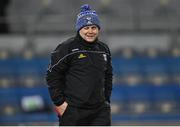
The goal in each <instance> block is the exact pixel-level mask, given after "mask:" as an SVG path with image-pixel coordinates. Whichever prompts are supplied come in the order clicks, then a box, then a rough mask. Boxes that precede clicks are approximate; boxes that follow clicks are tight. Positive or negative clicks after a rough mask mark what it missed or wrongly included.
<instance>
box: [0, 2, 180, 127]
mask: <svg viewBox="0 0 180 127" xmlns="http://www.w3.org/2000/svg"><path fill="white" fill-rule="evenodd" d="M85 3H88V4H90V5H91V6H92V8H93V9H95V10H96V11H97V13H98V14H99V16H100V19H101V25H102V29H101V36H100V39H101V40H102V41H105V42H106V43H107V44H108V45H109V47H110V49H111V52H112V65H113V68H114V70H113V73H114V77H113V92H112V97H111V100H112V102H111V103H112V104H111V106H112V110H111V112H112V125H180V18H179V16H180V8H179V5H180V1H179V0H0V125H37V126H38V125H58V119H57V117H56V114H55V113H54V111H53V107H52V106H53V105H52V102H51V100H50V97H49V94H48V90H47V87H46V82H45V79H44V78H45V73H46V69H47V66H48V63H49V60H50V52H51V51H52V50H53V49H55V47H56V46H57V45H58V44H59V43H61V42H62V41H64V40H65V39H67V38H68V37H71V36H73V35H75V34H76V32H75V21H76V15H77V14H78V13H79V8H80V6H81V5H82V4H85Z"/></svg>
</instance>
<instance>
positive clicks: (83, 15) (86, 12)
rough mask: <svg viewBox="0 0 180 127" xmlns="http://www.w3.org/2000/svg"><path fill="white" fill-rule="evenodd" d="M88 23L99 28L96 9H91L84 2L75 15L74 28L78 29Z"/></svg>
mask: <svg viewBox="0 0 180 127" xmlns="http://www.w3.org/2000/svg"><path fill="white" fill-rule="evenodd" d="M88 25H96V26H97V27H98V28H99V29H100V21H99V17H98V15H97V14H96V11H95V10H91V7H90V6H89V5H88V4H85V5H82V6H81V12H80V13H79V14H78V15H77V20H76V30H77V31H79V30H80V29H81V28H83V27H85V26H88Z"/></svg>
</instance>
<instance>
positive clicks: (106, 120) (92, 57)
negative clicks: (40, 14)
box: [46, 4, 112, 126]
mask: <svg viewBox="0 0 180 127" xmlns="http://www.w3.org/2000/svg"><path fill="white" fill-rule="evenodd" d="M99 30H100V21H99V17H98V15H97V14H96V12H95V11H94V10H91V8H90V6H89V5H87V4H86V5H83V6H81V12H80V13H79V14H78V17H77V22H76V31H77V35H76V36H75V37H73V38H70V39H68V40H66V41H65V42H63V43H61V44H60V45H58V46H57V48H56V49H55V50H54V52H52V54H51V55H52V56H51V64H50V66H49V68H48V71H47V76H46V80H47V83H48V89H49V93H50V96H51V98H52V101H53V103H54V105H55V110H56V112H57V113H58V116H59V119H60V125H63V126H64V125H73V126H76V125H94V126H97V125H107V126H108V125H111V115H110V96H111V90H112V66H111V54H110V51H109V48H108V47H107V45H105V44H104V43H102V42H100V41H99V40H98V35H99Z"/></svg>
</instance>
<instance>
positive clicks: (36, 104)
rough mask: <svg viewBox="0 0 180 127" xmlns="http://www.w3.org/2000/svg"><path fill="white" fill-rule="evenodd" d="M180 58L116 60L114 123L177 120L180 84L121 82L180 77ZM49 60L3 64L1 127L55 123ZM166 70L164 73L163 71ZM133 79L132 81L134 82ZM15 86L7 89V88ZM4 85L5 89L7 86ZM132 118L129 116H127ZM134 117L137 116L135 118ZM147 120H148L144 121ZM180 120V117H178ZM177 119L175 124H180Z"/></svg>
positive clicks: (15, 60)
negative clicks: (138, 76) (48, 80)
mask: <svg viewBox="0 0 180 127" xmlns="http://www.w3.org/2000/svg"><path fill="white" fill-rule="evenodd" d="M179 61H180V59H179V57H156V58H149V57H142V56H141V57H132V58H125V57H122V56H113V57H112V65H113V71H114V72H113V73H114V78H115V79H114V81H113V91H112V98H111V100H112V121H113V122H114V123H115V122H117V121H123V120H125V121H128V120H131V119H132V120H135V119H136V120H137V119H138V118H139V119H138V120H145V118H146V120H149V121H150V120H154V119H156V118H157V120H159V119H161V120H166V119H168V116H167V114H168V115H169V114H170V116H169V119H172V120H173V118H175V116H177V115H178V114H179V112H180V110H179V107H180V103H179V100H180V85H179V83H173V82H169V83H163V85H158V86H154V85H153V84H152V83H150V82H149V83H148V82H146V83H142V82H141V83H140V82H135V83H134V84H136V85H129V84H128V83H125V82H121V78H122V77H127V76H129V75H130V74H133V73H134V74H135V73H136V74H137V73H142V75H141V76H142V78H144V77H145V76H147V72H149V74H152V75H154V74H156V73H158V74H160V73H159V72H163V73H164V72H166V70H168V69H170V68H172V70H171V71H167V72H166V73H168V74H169V75H172V72H176V73H174V74H178V73H179V69H178V68H179V67H178V63H179ZM48 64H49V58H38V57H36V58H32V59H24V58H21V57H16V58H11V59H2V60H0V76H1V77H0V86H1V89H0V96H1V99H0V100H1V101H0V105H1V107H0V114H1V115H0V124H1V125H7V124H8V123H12V124H18V123H25V124H27V123H28V122H38V121H39V122H47V121H48V122H55V121H57V117H56V114H55V113H54V112H53V109H52V102H51V99H50V97H49V94H48V91H47V87H46V83H45V81H44V78H45V77H44V76H45V73H46V69H47V67H48ZM163 69H164V70H163ZM131 80H132V79H130V80H129V81H131ZM11 83H12V84H13V85H7V84H11ZM3 84H4V85H3ZM127 114H128V116H127ZM134 116H137V117H136V118H134ZM143 116H144V119H141V118H142V117H143ZM165 116H166V117H165ZM177 118H179V117H177ZM177 118H176V119H174V120H177Z"/></svg>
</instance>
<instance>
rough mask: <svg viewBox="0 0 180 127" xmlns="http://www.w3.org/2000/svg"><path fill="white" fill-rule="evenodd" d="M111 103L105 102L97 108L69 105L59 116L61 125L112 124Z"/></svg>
mask: <svg viewBox="0 0 180 127" xmlns="http://www.w3.org/2000/svg"><path fill="white" fill-rule="evenodd" d="M110 112H111V111H110V105H109V104H108V103H103V104H102V105H100V106H99V107H97V108H93V109H84V108H77V107H73V106H70V105H68V107H67V109H66V110H65V112H64V114H63V115H62V116H61V117H59V126H110V125H111V113H110Z"/></svg>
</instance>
